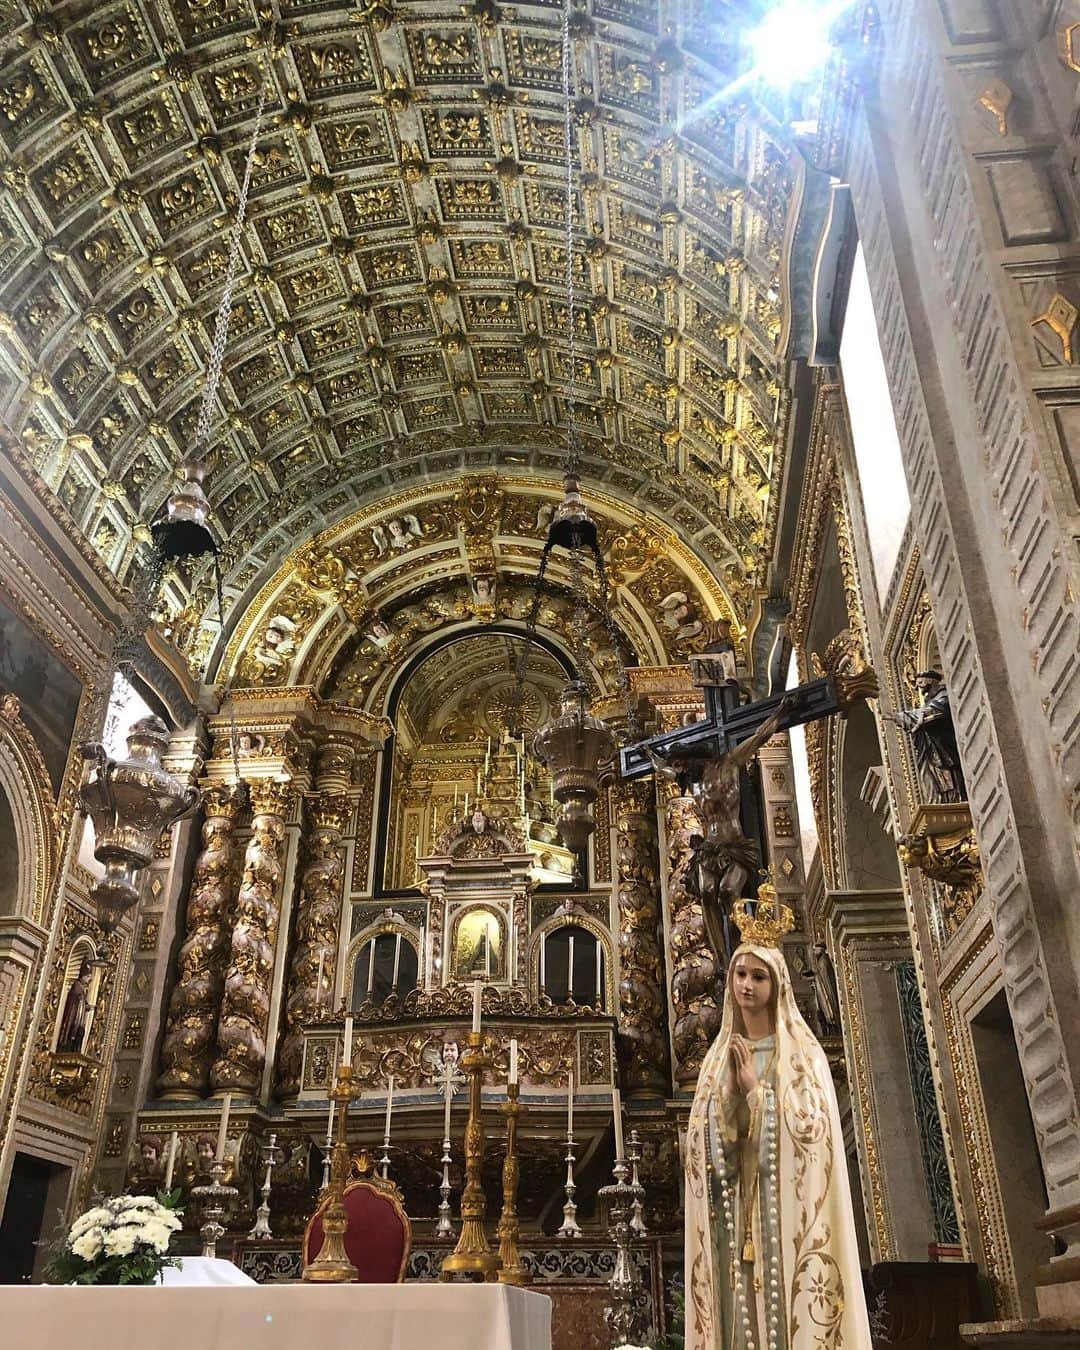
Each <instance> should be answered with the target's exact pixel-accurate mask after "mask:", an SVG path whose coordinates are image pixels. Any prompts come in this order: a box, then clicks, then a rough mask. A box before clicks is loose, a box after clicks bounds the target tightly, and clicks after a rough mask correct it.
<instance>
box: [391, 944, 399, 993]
mask: <svg viewBox="0 0 1080 1350" xmlns="http://www.w3.org/2000/svg"><path fill="white" fill-rule="evenodd" d="M400 970H401V934H400V933H396V934H395V935H394V973H393V975H391V977H390V988H391V989H393V990H394V991H395V993H396V992H397V985H398V972H399V971H400Z"/></svg>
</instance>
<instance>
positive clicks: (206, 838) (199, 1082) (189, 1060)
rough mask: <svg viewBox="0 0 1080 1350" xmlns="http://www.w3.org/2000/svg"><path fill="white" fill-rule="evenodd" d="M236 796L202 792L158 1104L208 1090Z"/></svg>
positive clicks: (224, 787)
mask: <svg viewBox="0 0 1080 1350" xmlns="http://www.w3.org/2000/svg"><path fill="white" fill-rule="evenodd" d="M242 792H243V790H242V788H238V787H237V786H235V785H233V784H228V783H217V784H214V785H213V786H210V787H206V788H204V790H203V798H202V799H203V812H204V819H203V826H202V849H201V851H200V853H199V856H198V858H197V859H196V860H195V872H194V875H193V876H192V878H191V890H190V892H189V895H188V904H187V935H186V937H185V938H184V942H183V945H182V946H181V948H180V951H179V953H178V954H177V958H176V984H175V985H174V986H173V991H172V998H171V999H170V1001H169V1015H168V1020H167V1022H166V1024H165V1037H164V1040H163V1041H162V1045H161V1076H160V1077H159V1078H158V1092H159V1094H160V1095H161V1096H162V1097H166V1098H170V1097H172V1098H188V1097H201V1096H204V1095H205V1094H206V1091H207V1089H208V1088H209V1086H210V1062H211V1060H212V1059H213V1053H214V1037H215V1032H216V1030H217V1014H218V1009H219V1008H220V1006H221V995H222V991H223V989H224V987H225V963H226V960H227V957H228V952H229V935H228V920H229V905H230V901H231V899H232V897H231V895H230V890H231V887H230V878H231V877H232V855H233V831H234V829H235V828H236V818H237V816H238V814H239V811H240V804H241V800H242Z"/></svg>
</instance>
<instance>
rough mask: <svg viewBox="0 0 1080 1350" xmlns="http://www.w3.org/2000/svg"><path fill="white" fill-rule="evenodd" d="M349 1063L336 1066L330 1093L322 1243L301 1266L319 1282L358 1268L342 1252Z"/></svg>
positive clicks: (346, 1277) (347, 1276) (340, 1278)
mask: <svg viewBox="0 0 1080 1350" xmlns="http://www.w3.org/2000/svg"><path fill="white" fill-rule="evenodd" d="M352 1072H353V1071H352V1065H351V1064H342V1065H341V1066H340V1067H339V1069H338V1080H337V1086H336V1087H334V1088H333V1089H332V1091H331V1092H330V1096H331V1097H332V1098H333V1100H334V1101H335V1102H337V1135H336V1137H335V1139H334V1150H333V1153H332V1154H331V1157H330V1184H329V1186H328V1187H327V1197H328V1199H327V1204H326V1206H325V1207H324V1209H323V1245H322V1250H321V1251H320V1252H319V1254H318V1256H317V1257H316V1258H315V1260H314V1261H311V1262H309V1263H308V1265H306V1266H305V1267H304V1279H305V1280H314V1281H317V1282H318V1283H321V1284H349V1283H351V1282H352V1281H353V1280H355V1279H356V1275H357V1270H356V1267H355V1266H354V1265H353V1263H352V1262H351V1261H350V1260H349V1258H348V1255H347V1254H346V1252H345V1229H346V1227H347V1226H348V1216H347V1215H346V1213H345V1186H346V1183H347V1182H348V1180H349V1140H348V1130H349V1103H350V1102H351V1101H352V1099H353V1087H352Z"/></svg>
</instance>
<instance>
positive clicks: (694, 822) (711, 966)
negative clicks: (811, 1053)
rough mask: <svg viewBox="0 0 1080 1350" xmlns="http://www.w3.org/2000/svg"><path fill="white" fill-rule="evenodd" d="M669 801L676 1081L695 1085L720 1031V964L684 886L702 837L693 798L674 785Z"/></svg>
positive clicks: (693, 897) (698, 907)
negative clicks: (695, 843) (693, 840)
mask: <svg viewBox="0 0 1080 1350" xmlns="http://www.w3.org/2000/svg"><path fill="white" fill-rule="evenodd" d="M671 787H672V795H671V796H670V797H668V801H667V861H668V912H669V915H670V931H671V1002H672V1005H673V1007H674V1009H675V1025H674V1027H673V1028H672V1035H671V1039H672V1045H673V1047H674V1051H675V1081H676V1083H687V1084H692V1083H695V1082H696V1081H697V1076H698V1069H699V1068H700V1067H701V1061H702V1059H704V1057H705V1051H706V1050H707V1049H708V1048H709V1046H710V1044H711V1043H712V1040H713V1038H714V1037H715V1036H716V1034H717V1032H718V1031H719V1030H720V1008H719V1007H718V1005H717V1002H716V978H717V973H718V969H719V967H718V965H717V961H716V958H715V956H714V955H713V951H712V947H711V946H710V944H709V937H708V934H707V932H706V930H705V919H704V916H703V914H702V911H701V901H700V900H699V899H698V897H697V896H696V895H694V894H692V893H691V892H690V891H688V890H687V888H686V875H687V871H688V869H689V868H690V867H691V866H692V865H693V857H694V850H693V847H692V846H691V843H690V840H691V838H692V837H693V836H694V835H695V834H702V833H704V831H703V829H702V825H701V818H700V816H699V815H698V813H697V808H696V807H695V806H694V799H693V798H692V797H680V796H679V795H678V789H677V788H675V786H674V784H672V785H671Z"/></svg>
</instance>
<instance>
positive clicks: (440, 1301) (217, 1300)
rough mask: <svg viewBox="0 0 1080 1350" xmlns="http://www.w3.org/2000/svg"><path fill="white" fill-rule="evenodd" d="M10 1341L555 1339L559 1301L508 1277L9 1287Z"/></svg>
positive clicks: (413, 1347)
mask: <svg viewBox="0 0 1080 1350" xmlns="http://www.w3.org/2000/svg"><path fill="white" fill-rule="evenodd" d="M0 1344H2V1345H3V1346H4V1347H5V1350H7V1347H10V1350H148V1347H152V1350H302V1347H310V1348H311V1350H357V1346H363V1350H551V1300H550V1299H549V1298H548V1297H547V1295H546V1294H535V1293H533V1292H532V1290H529V1289H515V1288H513V1287H512V1286H509V1285H505V1284H419V1283H410V1284H323V1285H319V1284H253V1285H237V1286H233V1287H218V1288H208V1287H197V1286H188V1287H187V1288H177V1287H175V1286H173V1287H171V1288H169V1287H165V1288H162V1287H160V1286H152V1285H141V1286H137V1287H133V1288H116V1287H109V1288H95V1287H94V1286H93V1285H90V1286H75V1287H72V1286H67V1285H64V1286H54V1285H6V1286H0Z"/></svg>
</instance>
